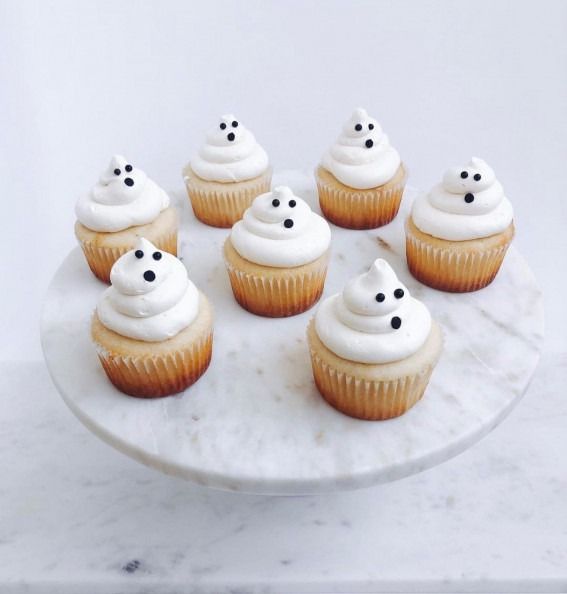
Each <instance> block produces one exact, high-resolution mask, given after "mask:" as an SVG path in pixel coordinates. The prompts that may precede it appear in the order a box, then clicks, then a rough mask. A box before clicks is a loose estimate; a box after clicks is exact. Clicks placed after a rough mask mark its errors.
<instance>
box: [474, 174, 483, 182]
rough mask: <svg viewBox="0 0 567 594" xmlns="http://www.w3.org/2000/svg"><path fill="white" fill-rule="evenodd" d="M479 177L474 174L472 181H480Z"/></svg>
mask: <svg viewBox="0 0 567 594" xmlns="http://www.w3.org/2000/svg"><path fill="white" fill-rule="evenodd" d="M481 177H482V176H481V175H480V173H475V174H474V175H473V179H474V181H480V178H481Z"/></svg>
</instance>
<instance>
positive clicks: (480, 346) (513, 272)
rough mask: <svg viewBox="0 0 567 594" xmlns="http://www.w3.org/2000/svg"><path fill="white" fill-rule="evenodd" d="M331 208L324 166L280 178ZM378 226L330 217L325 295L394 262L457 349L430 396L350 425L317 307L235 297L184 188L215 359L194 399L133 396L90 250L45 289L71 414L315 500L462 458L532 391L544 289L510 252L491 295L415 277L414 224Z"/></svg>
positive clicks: (227, 483)
mask: <svg viewBox="0 0 567 594" xmlns="http://www.w3.org/2000/svg"><path fill="white" fill-rule="evenodd" d="M275 183H286V184H288V185H290V186H291V188H292V189H293V190H294V191H295V193H296V194H298V195H299V196H302V197H304V198H305V199H306V200H307V201H308V202H309V203H310V204H311V206H312V207H313V208H314V209H315V210H317V211H318V206H317V197H316V191H315V188H314V184H313V181H312V177H311V176H310V175H307V174H304V173H301V172H297V171H288V172H282V173H280V174H278V175H277V176H276V179H275ZM415 193H416V192H415V190H412V189H411V188H408V189H407V190H406V193H405V196H404V200H403V203H402V209H401V212H400V214H399V215H398V217H397V218H396V219H395V220H394V221H393V222H392V223H391V224H390V225H388V226H386V227H382V228H380V229H376V230H372V231H349V230H345V229H340V228H338V227H334V226H332V233H333V244H332V258H331V262H330V266H329V274H328V280H327V284H326V287H325V293H324V296H323V297H327V296H329V295H331V294H333V293H335V292H337V291H339V290H340V289H341V288H342V287H343V285H344V284H345V282H346V281H347V280H348V279H349V278H351V277H353V276H354V275H356V274H360V273H361V272H363V271H364V270H366V269H367V268H368V266H369V265H370V264H371V263H372V262H373V261H374V259H375V258H378V257H382V258H385V259H386V260H388V262H390V264H391V265H392V267H393V268H394V270H395V271H396V272H397V274H398V276H399V277H400V279H401V280H402V282H404V283H405V284H406V285H407V287H408V288H409V290H410V291H411V293H412V294H413V295H414V296H415V297H417V298H418V299H421V300H423V301H424V302H425V303H426V304H427V306H428V307H429V308H430V310H431V312H432V315H433V316H434V317H435V318H436V319H437V320H438V321H439V322H440V324H441V325H442V327H443V331H444V335H445V348H444V352H443V355H442V357H441V360H440V362H439V364H438V366H437V367H436V369H435V371H434V373H433V376H432V379H431V382H430V383H429V386H428V388H427V391H426V393H425V396H424V397H423V399H422V400H421V401H420V402H418V404H417V405H416V406H415V407H414V408H412V409H411V410H410V411H409V412H407V413H406V414H405V415H403V416H401V417H399V418H397V419H392V420H389V421H381V422H372V421H360V420H356V419H351V418H349V417H346V416H344V415H342V414H341V413H339V412H337V411H335V410H334V409H333V408H331V407H330V406H329V405H328V404H327V403H326V402H325V401H324V400H323V399H322V398H321V396H320V395H319V394H318V392H317V390H316V388H315V386H314V383H313V379H312V374H311V368H310V359H309V353H308V348H307V344H306V338H305V329H306V326H307V323H308V321H309V319H310V318H311V316H312V315H313V313H314V310H311V311H309V312H306V313H304V314H302V315H299V316H295V317H292V318H286V319H269V318H261V317H257V316H254V315H252V314H249V313H248V312H246V311H244V310H243V309H241V308H240V307H239V306H238V305H237V304H236V302H235V301H234V299H233V296H232V292H231V290H230V285H229V281H228V278H227V275H226V272H225V268H224V264H223V262H222V255H221V246H222V243H223V241H224V240H225V238H226V237H227V235H228V230H223V229H213V228H211V227H207V226H205V225H203V224H201V223H199V222H198V221H197V220H196V219H195V218H194V217H193V214H192V213H191V209H190V208H189V206H188V203H187V199H186V197H185V196H184V195H181V194H179V195H177V196H174V200H175V201H176V202H177V205H178V207H179V208H180V211H181V212H182V222H181V234H180V251H179V255H180V257H181V259H182V260H183V261H184V263H185V264H186V266H187V268H188V270H189V275H190V277H191V279H192V280H193V281H194V282H195V284H196V285H197V286H198V287H199V288H201V289H202V290H203V291H204V292H205V293H206V294H207V295H208V296H209V298H210V300H211V301H212V303H213V306H214V309H215V337H214V346H213V349H214V350H213V359H212V362H211V366H210V367H209V369H208V371H207V373H206V374H205V375H204V376H203V377H202V378H201V379H200V380H199V381H198V382H197V383H196V384H195V385H194V386H192V387H191V388H189V389H188V390H187V391H186V392H185V393H182V394H179V395H176V396H171V397H167V398H161V399H156V400H143V399H137V398H132V397H129V396H126V395H124V394H122V393H120V392H119V391H118V390H116V389H115V388H114V386H113V385H112V384H111V383H110V382H109V381H108V379H107V377H106V375H105V374H104V372H103V369H102V367H101V365H100V364H99V362H98V358H97V355H96V352H95V349H94V347H93V345H92V343H91V341H90V337H89V325H90V319H91V315H92V311H93V309H94V307H95V304H96V302H97V300H98V298H99V296H100V294H101V292H102V291H103V290H104V288H105V285H103V284H102V283H101V282H100V281H98V280H97V279H96V278H95V277H94V276H93V275H92V274H91V272H90V271H89V269H88V267H87V265H86V263H85V261H84V258H83V255H82V253H81V251H80V249H79V248H76V249H74V250H73V251H72V252H71V253H70V254H69V255H68V257H67V258H66V259H65V260H64V262H63V263H62V264H61V266H60V267H59V269H58V271H57V273H56V274H55V276H54V278H53V280H52V282H51V285H50V287H49V290H48V293H47V295H46V298H45V302H44V307H43V312H42V320H41V338H42V346H43V351H44V354H45V359H46V362H47V366H48V368H49V371H50V373H51V377H52V378H53V381H54V383H55V385H56V386H57V388H58V390H59V392H60V393H61V395H62V397H63V399H64V400H65V402H66V403H67V405H68V406H69V408H70V409H71V410H72V411H73V413H74V414H75V415H76V416H77V417H78V418H79V419H80V420H81V421H82V422H83V423H84V424H85V425H86V427H87V428H88V429H90V430H91V431H92V432H93V433H95V434H96V435H98V436H99V437H100V438H102V439H103V440H104V441H106V442H107V443H108V444H109V445H111V446H113V447H114V448H116V449H118V450H120V451H121V452H123V453H125V454H127V455H128V456H131V457H132V458H134V459H136V460H138V461H139V462H142V463H143V464H146V465H148V466H151V467H153V468H155V469H157V470H160V471H162V472H165V473H167V474H172V475H176V476H179V477H182V478H184V479H187V480H190V481H193V482H196V483H199V484H201V485H206V486H209V487H216V488H220V489H229V490H234V491H245V492H254V493H264V494H274V495H275V494H306V493H315V492H324V491H334V490H342V489H353V488H359V487H365V486H369V485H372V484H375V483H380V482H387V481H392V480H395V479H398V478H400V477H403V476H407V475H411V474H414V473H417V472H420V471H422V470H424V469H426V468H429V467H432V466H434V465H436V464H439V463H441V462H443V461H445V460H447V459H449V458H451V457H452V456H455V455H457V454H459V453H460V452H462V451H463V450H465V449H466V448H468V447H469V446H471V445H472V444H473V443H475V442H476V441H478V440H479V439H480V438H481V437H482V436H484V435H486V434H487V433H488V432H489V431H490V430H491V429H493V428H494V427H495V426H496V425H497V424H498V423H499V422H500V421H501V420H502V419H503V418H504V417H505V416H506V415H507V414H508V413H509V412H510V410H511V409H512V408H513V407H514V405H515V404H516V403H517V402H518V401H519V400H520V398H521V396H522V394H523V393H524V391H525V390H526V388H527V386H528V384H529V381H530V378H531V377H532V374H533V372H534V370H535V367H536V365H537V362H538V359H539V353H540V349H541V345H542V340H543V307H542V296H541V292H540V290H539V288H538V286H537V284H536V282H535V279H534V276H533V274H532V272H531V271H530V269H529V267H528V265H527V263H526V261H525V260H524V259H523V258H522V256H521V255H520V254H519V253H518V252H517V251H516V250H515V249H514V247H512V248H511V249H510V250H509V252H508V254H507V256H506V259H505V261H504V265H503V267H502V269H501V271H500V273H499V274H498V276H497V278H496V280H495V281H494V282H493V283H492V284H491V285H490V286H489V287H487V288H486V289H483V290H481V291H478V292H475V293H468V294H449V293H443V292H439V291H435V290H433V289H429V288H428V287H425V286H423V285H421V284H420V283H419V282H417V281H416V280H415V279H414V278H413V277H412V276H411V275H410V274H409V272H408V270H407V266H406V263H405V256H404V234H403V222H404V220H405V218H406V216H407V212H408V207H409V204H411V201H412V198H413V197H414V196H415Z"/></svg>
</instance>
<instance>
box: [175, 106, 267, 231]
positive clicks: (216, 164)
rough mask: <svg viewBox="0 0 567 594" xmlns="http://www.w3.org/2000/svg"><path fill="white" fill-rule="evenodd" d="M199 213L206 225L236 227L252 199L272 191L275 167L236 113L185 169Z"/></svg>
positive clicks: (224, 118)
mask: <svg viewBox="0 0 567 594" xmlns="http://www.w3.org/2000/svg"><path fill="white" fill-rule="evenodd" d="M183 179H184V180H185V185H186V186H187V193H188V194H189V198H190V200H191V205H192V206H193V212H194V213H195V216H196V217H197V218H198V219H199V220H200V221H201V222H203V223H205V224H206V225H212V226H213V227H232V225H233V224H234V223H236V221H238V220H239V219H241V218H242V215H243V214H244V211H245V210H246V209H247V208H248V207H249V206H250V204H251V203H252V200H254V198H256V196H259V195H260V194H263V193H264V192H267V191H269V189H270V182H271V180H272V169H271V167H270V164H269V161H268V155H267V154H266V151H265V150H264V149H263V148H262V147H261V146H260V145H259V144H258V143H257V142H256V139H255V138H254V135H253V134H252V132H250V130H248V129H246V128H245V127H244V126H243V125H242V123H241V122H239V121H238V120H237V119H236V118H235V117H234V116H233V115H231V114H229V115H224V116H222V117H221V118H220V121H219V123H218V124H217V125H216V126H215V127H214V128H213V129H212V130H211V131H210V132H209V133H208V134H207V138H206V142H205V144H204V145H203V146H202V147H201V149H200V150H199V153H198V154H197V155H196V156H195V157H194V158H193V159H192V160H191V162H190V163H189V164H188V165H186V166H185V168H184V169H183Z"/></svg>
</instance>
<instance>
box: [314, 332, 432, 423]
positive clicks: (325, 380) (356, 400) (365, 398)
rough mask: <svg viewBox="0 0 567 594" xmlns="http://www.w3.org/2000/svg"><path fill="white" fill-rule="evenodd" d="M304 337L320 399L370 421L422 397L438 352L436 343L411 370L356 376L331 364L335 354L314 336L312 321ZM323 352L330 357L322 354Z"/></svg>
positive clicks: (402, 409) (397, 412) (399, 412)
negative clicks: (384, 375) (395, 374)
mask: <svg viewBox="0 0 567 594" xmlns="http://www.w3.org/2000/svg"><path fill="white" fill-rule="evenodd" d="M307 336H308V343H309V350H310V354H311V365H312V368H313V377H314V380H315V385H316V386H317V389H318V390H319V392H320V394H321V395H322V396H323V398H324V399H325V400H326V401H327V402H328V403H329V404H330V405H331V406H332V407H333V408H336V409H337V410H339V411H340V412H342V413H344V414H346V415H348V416H350V417H355V418H357V419H365V420H372V421H382V420H385V419H391V418H394V417H398V416H400V415H402V414H404V413H405V412H406V411H408V410H409V409H410V408H411V407H412V406H414V405H415V404H416V403H417V402H418V401H419V400H420V399H421V397H422V396H423V394H424V392H425V389H426V388H427V384H428V382H429V379H430V377H431V373H432V372H433V369H434V367H435V365H436V363H437V360H438V358H439V355H440V352H441V343H439V346H438V347H437V349H436V350H433V349H432V355H431V356H430V357H429V358H428V360H426V362H425V364H422V365H421V366H418V367H417V369H416V371H415V373H410V374H408V373H405V374H403V375H401V376H400V377H387V378H384V379H369V378H367V377H359V376H357V375H356V373H352V374H351V373H347V372H346V371H345V370H344V369H339V368H338V367H337V366H335V365H334V364H333V359H335V358H336V356H335V355H333V354H332V353H330V351H328V349H327V348H326V347H325V346H324V345H323V344H322V343H321V342H320V340H319V339H318V338H317V337H316V332H315V329H314V323H313V321H311V324H310V328H309V330H308V334H307ZM317 343H319V344H317ZM326 354H330V355H331V356H330V357H328V356H327V357H326V356H325V355H326ZM345 363H346V364H347V365H348V364H349V362H346V361H345ZM343 367H344V365H343ZM355 367H356V365H355V366H353V369H354V368H355ZM368 367H374V366H368Z"/></svg>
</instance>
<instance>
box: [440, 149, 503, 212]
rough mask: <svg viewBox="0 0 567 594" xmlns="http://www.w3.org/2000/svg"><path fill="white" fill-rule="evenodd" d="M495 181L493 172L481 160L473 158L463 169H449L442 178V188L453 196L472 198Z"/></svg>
mask: <svg viewBox="0 0 567 594" xmlns="http://www.w3.org/2000/svg"><path fill="white" fill-rule="evenodd" d="M495 179H496V176H495V175H494V171H493V170H492V169H491V168H490V167H489V166H488V165H487V164H486V163H485V162H484V161H483V160H482V159H478V158H476V157H473V158H472V159H471V161H470V163H469V164H468V165H466V166H465V167H452V168H451V169H449V170H448V171H447V172H446V173H445V175H444V176H443V187H444V188H445V189H446V190H447V191H448V192H451V193H453V194H468V193H470V194H473V196H474V194H475V193H477V192H482V191H483V190H486V188H488V187H489V186H491V185H492V184H493V183H494V181H495ZM471 202H472V200H471Z"/></svg>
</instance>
